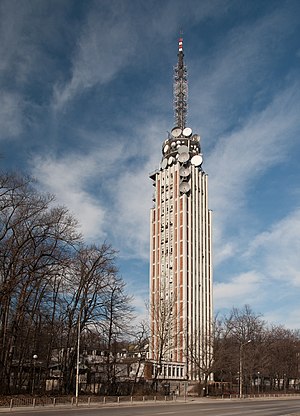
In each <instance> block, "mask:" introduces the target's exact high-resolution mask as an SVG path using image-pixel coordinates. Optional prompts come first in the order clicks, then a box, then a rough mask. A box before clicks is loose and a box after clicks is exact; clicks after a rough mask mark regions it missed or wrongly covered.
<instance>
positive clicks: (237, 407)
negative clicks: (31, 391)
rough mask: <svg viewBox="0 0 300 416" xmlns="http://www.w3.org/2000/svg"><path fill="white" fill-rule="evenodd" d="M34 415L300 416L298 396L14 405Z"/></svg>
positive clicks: (13, 411)
mask: <svg viewBox="0 0 300 416" xmlns="http://www.w3.org/2000/svg"><path fill="white" fill-rule="evenodd" d="M7 413H10V414H12V413H16V414H17V415H18V416H20V415H27V416H28V415H29V414H30V415H34V416H51V415H57V416H182V415H184V416H234V415H243V416H253V415H255V416H287V415H290V416H292V415H293V416H296V415H297V416H300V399H299V398H297V399H293V398H288V399H265V400H262V399H257V400H256V399H251V400H247V399H246V400H242V401H239V400H232V401H231V400H228V401H227V400H220V401H219V400H211V401H210V400H205V401H195V402H188V403H178V402H177V403H165V404H159V403H157V404H151V405H150V404H148V405H143V406H142V405H139V404H135V405H119V406H116V405H114V406H111V405H103V406H101V407H100V406H98V407H89V408H87V407H85V408H80V407H79V408H72V409H70V408H51V409H42V410H41V409H37V408H36V409H32V408H31V409H28V410H24V409H22V410H21V409H13V410H12V412H7Z"/></svg>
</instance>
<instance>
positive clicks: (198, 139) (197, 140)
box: [192, 134, 200, 143]
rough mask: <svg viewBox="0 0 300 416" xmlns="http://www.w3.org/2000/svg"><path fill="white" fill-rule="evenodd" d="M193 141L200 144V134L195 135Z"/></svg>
mask: <svg viewBox="0 0 300 416" xmlns="http://www.w3.org/2000/svg"><path fill="white" fill-rule="evenodd" d="M192 140H194V141H195V142H198V143H199V142H200V136H199V134H194V135H193V137H192Z"/></svg>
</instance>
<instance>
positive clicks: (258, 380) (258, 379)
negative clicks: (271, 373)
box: [257, 371, 260, 395]
mask: <svg viewBox="0 0 300 416" xmlns="http://www.w3.org/2000/svg"><path fill="white" fill-rule="evenodd" d="M259 385H260V372H259V371H258V372H257V393H258V395H259Z"/></svg>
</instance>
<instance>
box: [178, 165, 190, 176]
mask: <svg viewBox="0 0 300 416" xmlns="http://www.w3.org/2000/svg"><path fill="white" fill-rule="evenodd" d="M190 173H191V170H190V168H189V167H188V166H186V167H184V166H182V167H181V168H180V169H179V175H180V176H182V177H183V178H186V177H187V176H189V174H190Z"/></svg>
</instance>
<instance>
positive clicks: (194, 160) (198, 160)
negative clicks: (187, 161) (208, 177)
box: [191, 155, 203, 166]
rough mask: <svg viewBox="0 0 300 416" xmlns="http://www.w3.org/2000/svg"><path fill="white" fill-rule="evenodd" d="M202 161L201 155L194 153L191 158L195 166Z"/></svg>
mask: <svg viewBox="0 0 300 416" xmlns="http://www.w3.org/2000/svg"><path fill="white" fill-rule="evenodd" d="M202 162H203V159H202V156H201V155H195V156H193V157H192V159H191V163H192V164H193V165H195V166H200V165H201V164H202Z"/></svg>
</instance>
